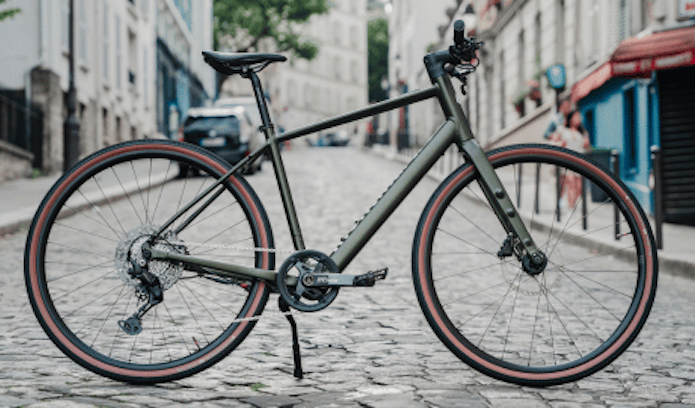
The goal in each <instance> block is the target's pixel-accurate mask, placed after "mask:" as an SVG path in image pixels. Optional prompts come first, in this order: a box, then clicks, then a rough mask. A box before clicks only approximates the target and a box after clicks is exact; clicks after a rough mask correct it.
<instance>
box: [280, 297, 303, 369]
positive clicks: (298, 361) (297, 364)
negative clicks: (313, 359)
mask: <svg viewBox="0 0 695 408" xmlns="http://www.w3.org/2000/svg"><path fill="white" fill-rule="evenodd" d="M278 306H279V307H280V311H281V312H283V313H287V312H289V311H290V305H288V304H287V302H285V300H284V299H283V298H282V297H280V298H279V301H278ZM285 317H287V320H288V321H289V322H290V326H292V352H293V354H294V376H295V377H297V378H299V379H300V380H301V379H302V378H304V372H303V371H302V354H301V352H300V350H299V335H298V334H297V323H296V322H295V321H294V316H292V315H291V314H289V313H287V314H286V315H285Z"/></svg>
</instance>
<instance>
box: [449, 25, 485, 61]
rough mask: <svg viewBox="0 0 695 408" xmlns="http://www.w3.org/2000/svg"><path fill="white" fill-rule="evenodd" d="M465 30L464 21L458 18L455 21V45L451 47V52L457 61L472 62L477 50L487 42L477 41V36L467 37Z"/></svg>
mask: <svg viewBox="0 0 695 408" xmlns="http://www.w3.org/2000/svg"><path fill="white" fill-rule="evenodd" d="M464 30H465V25H464V23H463V21H462V20H456V21H455V22H454V45H452V46H451V47H449V53H450V54H451V57H452V58H453V59H455V60H457V61H463V62H471V61H472V60H473V59H474V58H475V52H476V51H477V50H478V49H480V47H482V46H483V45H484V44H485V43H483V42H482V41H480V42H477V41H475V37H471V38H470V39H467V38H466V37H465V35H464V32H465V31H464Z"/></svg>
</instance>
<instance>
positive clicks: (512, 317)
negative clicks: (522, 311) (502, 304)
mask: <svg viewBox="0 0 695 408" xmlns="http://www.w3.org/2000/svg"><path fill="white" fill-rule="evenodd" d="M518 275H519V287H521V278H522V276H523V274H521V273H519V274H518ZM515 280H516V279H515ZM515 292H516V293H515V294H514V303H512V315H511V316H510V317H509V325H508V326H507V334H505V336H504V346H503V347H502V358H501V359H500V360H504V353H505V352H506V351H507V342H508V341H509V332H510V331H511V330H512V321H514V311H515V310H516V301H517V300H518V299H519V290H516V291H515Z"/></svg>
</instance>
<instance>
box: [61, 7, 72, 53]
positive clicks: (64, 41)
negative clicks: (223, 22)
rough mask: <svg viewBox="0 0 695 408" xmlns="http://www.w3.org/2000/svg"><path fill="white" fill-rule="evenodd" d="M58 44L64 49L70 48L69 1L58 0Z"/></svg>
mask: <svg viewBox="0 0 695 408" xmlns="http://www.w3.org/2000/svg"><path fill="white" fill-rule="evenodd" d="M60 45H62V46H63V49H64V50H67V49H68V48H70V3H68V0H61V1H60Z"/></svg>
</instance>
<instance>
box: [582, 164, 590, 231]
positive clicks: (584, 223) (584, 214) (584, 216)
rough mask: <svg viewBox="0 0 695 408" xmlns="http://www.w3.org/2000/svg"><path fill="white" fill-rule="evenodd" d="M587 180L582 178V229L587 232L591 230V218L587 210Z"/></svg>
mask: <svg viewBox="0 0 695 408" xmlns="http://www.w3.org/2000/svg"><path fill="white" fill-rule="evenodd" d="M587 184H588V183H587V182H586V179H585V178H584V177H582V228H583V229H584V230H585V231H586V230H587V229H588V228H589V217H588V214H587V211H586V210H587V208H586V186H587Z"/></svg>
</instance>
